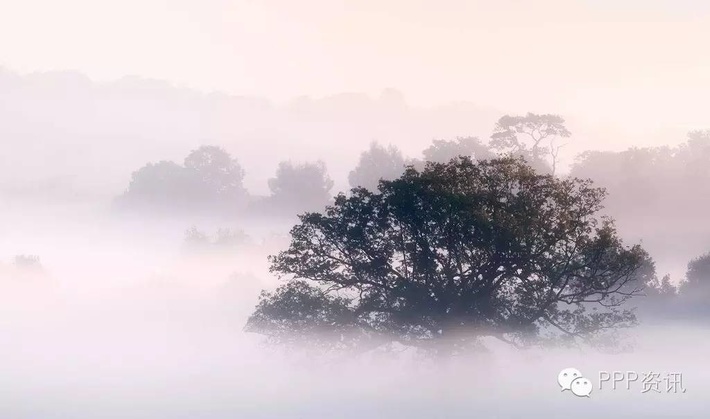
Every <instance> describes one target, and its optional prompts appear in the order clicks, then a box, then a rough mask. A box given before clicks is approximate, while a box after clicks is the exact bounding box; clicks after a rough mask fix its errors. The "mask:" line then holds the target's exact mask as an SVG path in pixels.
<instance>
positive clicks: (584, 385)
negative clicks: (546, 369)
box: [557, 368, 592, 397]
mask: <svg viewBox="0 0 710 419" xmlns="http://www.w3.org/2000/svg"><path fill="white" fill-rule="evenodd" d="M557 383H559V385H560V387H562V391H565V390H570V391H571V392H572V394H574V395H575V396H578V397H589V394H590V393H591V392H592V382H591V381H589V380H588V379H587V378H584V377H582V373H581V372H580V371H579V370H578V369H576V368H565V369H563V370H562V371H560V373H559V374H558V375H557Z"/></svg>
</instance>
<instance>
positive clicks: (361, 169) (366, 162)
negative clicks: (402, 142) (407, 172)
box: [348, 142, 405, 190]
mask: <svg viewBox="0 0 710 419" xmlns="http://www.w3.org/2000/svg"><path fill="white" fill-rule="evenodd" d="M404 168H405V160H404V157H403V156H402V152H401V151H399V149H397V148H396V147H394V146H389V147H384V146H382V145H380V144H378V143H377V142H372V143H370V148H369V149H367V150H366V151H364V152H363V153H362V154H361V155H360V160H359V161H358V164H357V166H356V167H355V169H353V170H352V171H351V172H350V175H349V176H348V182H349V183H350V186H351V187H353V188H355V187H360V186H361V187H363V188H366V189H369V190H376V189H377V185H378V183H379V181H380V179H385V180H391V179H396V178H397V177H399V176H400V175H401V174H402V173H403V172H404Z"/></svg>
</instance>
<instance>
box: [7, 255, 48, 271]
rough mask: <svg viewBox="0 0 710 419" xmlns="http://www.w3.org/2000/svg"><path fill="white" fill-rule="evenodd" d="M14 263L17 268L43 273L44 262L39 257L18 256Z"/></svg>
mask: <svg viewBox="0 0 710 419" xmlns="http://www.w3.org/2000/svg"><path fill="white" fill-rule="evenodd" d="M13 263H14V265H15V267H16V268H19V269H23V270H30V271H41V270H42V269H43V268H42V262H40V259H39V256H37V255H16V256H15V258H14V260H13Z"/></svg>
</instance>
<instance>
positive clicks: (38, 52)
mask: <svg viewBox="0 0 710 419" xmlns="http://www.w3.org/2000/svg"><path fill="white" fill-rule="evenodd" d="M709 44H710V3H709V2H706V1H701V0H695V1H690V0H644V1H642V0H635V1H631V0H617V1H611V0H594V1H592V0H538V1H534V2H533V1H522V0H517V1H516V0H497V1H493V0H491V1H483V0H438V1H433V0H432V1H424V0H341V1H336V0H299V1H293V0H261V1H257V0H251V1H250V0H172V1H167V0H122V1H97V0H64V1H61V2H58V1H55V0H14V1H13V0H0V65H4V66H7V67H8V68H10V69H12V70H16V71H20V72H31V71H37V70H53V69H75V70H80V71H82V72H85V73H86V74H88V75H89V76H90V77H92V78H93V79H96V80H106V79H113V78H118V77H121V76H124V75H127V74H135V75H141V76H146V77H152V78H160V79H165V80H169V81H171V82H174V83H177V84H181V85H185V86H190V87H195V88H198V89H201V90H215V89H216V90H223V91H228V92H232V93H237V94H259V95H264V96H267V97H269V98H271V99H273V100H277V101H285V100H288V99H291V98H293V97H295V96H298V95H304V94H307V95H313V96H322V95H327V94H331V93H337V92H342V91H360V92H366V93H370V94H377V93H378V92H380V91H381V90H382V88H384V87H395V88H398V89H400V90H402V91H403V92H404V93H405V96H406V98H407V99H408V102H409V103H411V104H416V105H429V104H436V103H441V102H446V101H450V100H469V101H473V102H476V103H478V104H481V105H488V106H493V107H497V108H500V109H505V110H507V111H510V112H524V111H527V110H533V111H545V112H559V113H574V114H583V115H586V117H587V118H589V119H590V120H592V121H594V120H595V119H597V118H599V119H604V120H609V121H616V122H626V123H628V124H629V125H635V124H649V125H654V124H659V121H662V123H663V124H671V125H689V126H710V116H708V115H707V114H706V104H705V100H706V98H707V97H708V96H709V94H710V77H707V75H708V74H710V55H709V54H707V51H709V50H710V48H709V47H710V45H709Z"/></svg>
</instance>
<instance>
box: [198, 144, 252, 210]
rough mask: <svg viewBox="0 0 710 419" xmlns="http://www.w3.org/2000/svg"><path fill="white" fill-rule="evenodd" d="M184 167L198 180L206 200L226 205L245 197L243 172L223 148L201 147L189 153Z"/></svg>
mask: <svg viewBox="0 0 710 419" xmlns="http://www.w3.org/2000/svg"><path fill="white" fill-rule="evenodd" d="M184 165H185V168H186V169H187V170H188V171H190V172H191V173H192V174H194V175H195V176H196V177H197V178H198V179H199V180H200V183H201V190H202V191H203V193H204V195H205V198H206V199H210V200H215V201H221V202H223V203H226V202H230V201H231V202H234V201H236V200H239V199H242V198H244V197H245V196H246V190H245V189H244V186H243V184H242V181H243V180H244V170H242V168H241V166H240V165H239V162H238V161H237V160H236V159H234V158H232V156H230V155H229V153H227V152H226V151H225V150H224V149H223V148H221V147H217V146H209V145H205V146H201V147H199V148H198V149H196V150H193V151H192V152H190V154H189V155H188V156H187V157H186V158H185V162H184Z"/></svg>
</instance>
